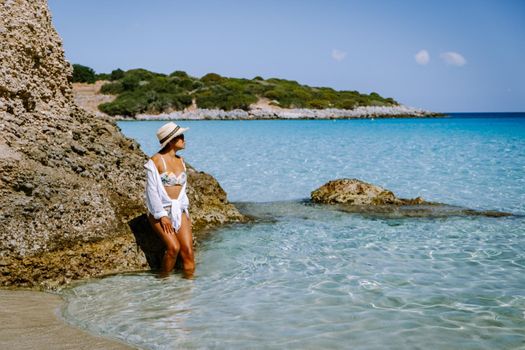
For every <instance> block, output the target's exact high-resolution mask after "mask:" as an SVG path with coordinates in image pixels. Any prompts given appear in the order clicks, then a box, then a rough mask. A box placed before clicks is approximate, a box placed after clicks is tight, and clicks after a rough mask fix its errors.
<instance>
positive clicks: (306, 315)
mask: <svg viewBox="0 0 525 350" xmlns="http://www.w3.org/2000/svg"><path fill="white" fill-rule="evenodd" d="M254 206H255V207H257V206H259V205H254ZM260 206H262V207H263V208H256V209H257V210H272V211H274V212H275V213H276V214H277V215H276V216H277V217H279V220H277V221H274V222H261V223H257V224H253V225H245V226H240V225H239V226H235V225H234V226H230V227H228V228H224V229H221V230H219V231H217V232H216V233H215V234H214V235H212V236H211V237H210V238H209V239H208V240H207V241H205V242H203V243H202V245H201V246H200V249H199V251H198V253H197V256H196V258H197V266H198V268H197V273H196V277H195V279H193V280H187V279H183V278H181V277H180V275H178V274H174V275H173V276H170V278H168V279H164V280H162V279H157V278H156V277H155V276H153V275H151V274H148V273H140V274H130V275H118V276H111V277H108V278H104V279H100V280H93V281H90V282H89V283H83V284H79V285H77V286H75V287H73V288H71V289H70V290H68V291H67V292H66V299H67V305H66V307H65V309H64V315H65V317H66V318H67V319H68V320H69V321H70V322H72V323H74V324H77V325H79V326H81V327H84V328H87V329H89V330H91V331H93V332H95V333H99V334H104V335H110V336H115V337H117V338H119V339H122V340H124V341H127V342H129V343H132V344H135V345H137V346H141V347H144V348H151V349H171V348H174V347H182V348H210V347H219V348H225V347H227V348H246V347H265V348H282V347H288V348H304V347H307V348H316V347H322V348H327V347H334V348H344V347H347V346H348V344H351V345H352V348H357V349H377V348H389V349H406V348H420V347H430V348H433V349H450V348H451V347H452V348H453V347H454V346H455V345H456V344H461V346H462V348H466V349H493V348H507V349H518V348H520V347H522V346H523V344H524V342H525V332H523V329H525V318H524V314H523V313H524V311H525V292H524V290H525V280H524V278H523V276H524V272H525V271H524V267H523V266H522V265H521V264H517V263H516V262H519V261H523V260H524V259H525V255H524V254H525V253H524V249H523V247H524V241H525V237H524V233H523V227H524V219H520V218H518V219H515V218H514V219H509V218H497V219H478V220H471V219H469V218H451V219H448V220H417V219H410V220H409V219H407V220H403V222H402V224H401V225H400V226H395V227H393V226H389V225H388V223H387V221H385V220H367V219H365V218H362V217H360V216H358V215H344V216H341V215H339V214H340V213H337V212H335V211H332V210H329V209H326V208H322V207H309V206H305V205H304V204H301V203H298V202H281V203H273V204H272V203H266V204H261V205H260ZM283 213H286V215H284V214H283ZM299 214H300V215H299ZM502 228H503V229H502ZM451 233H452V234H453V235H454V236H456V237H457V238H455V239H452V240H451V239H450V238H449V236H450V234H451ZM319 237H322V238H321V239H320V238H319ZM472 262H475V264H472ZM501 344H504V345H503V346H502V345H501Z"/></svg>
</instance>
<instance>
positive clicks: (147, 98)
mask: <svg viewBox="0 0 525 350" xmlns="http://www.w3.org/2000/svg"><path fill="white" fill-rule="evenodd" d="M116 77H120V78H118V79H114V80H113V81H112V82H110V83H106V84H105V85H103V86H102V88H101V92H102V93H107V94H114V95H117V98H116V99H115V100H114V101H113V102H109V103H105V104H102V105H100V106H99V108H100V110H101V111H103V112H105V113H107V114H110V115H128V116H132V115H135V114H138V113H160V112H166V111H169V110H182V109H184V108H186V107H188V106H190V105H191V103H192V99H193V98H195V100H196V102H197V106H198V107H200V108H210V109H223V110H232V109H244V110H247V109H248V108H249V106H250V104H252V103H255V102H257V100H258V99H259V98H261V97H265V98H268V99H270V100H271V101H272V102H271V104H274V105H278V106H280V107H283V108H315V109H324V108H342V109H353V108H355V107H358V106H388V105H397V102H396V101H395V100H394V99H392V98H386V99H385V98H383V97H381V96H380V95H379V94H378V93H376V92H371V93H370V95H366V94H361V93H359V92H358V91H336V90H334V89H332V88H328V87H309V86H306V85H301V84H299V83H298V82H297V81H293V80H285V79H278V78H270V79H267V80H264V79H263V78H261V77H259V76H257V77H255V78H253V79H239V78H226V77H222V76H220V75H219V74H216V73H208V74H206V75H204V76H203V77H202V78H200V79H199V78H195V77H192V76H190V75H188V74H187V73H186V72H184V71H175V72H173V73H171V74H169V75H168V76H166V75H165V74H158V73H154V72H149V71H147V70H144V69H132V70H128V71H126V72H124V71H121V70H114V71H113V72H111V74H110V80H111V79H113V78H116Z"/></svg>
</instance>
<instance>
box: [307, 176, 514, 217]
mask: <svg viewBox="0 0 525 350" xmlns="http://www.w3.org/2000/svg"><path fill="white" fill-rule="evenodd" d="M311 200H312V202H314V203H322V204H330V205H335V206H336V207H337V209H338V210H341V211H344V212H347V213H359V214H362V215H365V216H369V217H379V218H392V219H396V218H416V217H421V218H444V217H450V216H487V217H502V216H511V215H512V214H511V213H506V212H500V211H495V210H473V209H468V208H463V207H459V206H454V205H447V204H443V203H436V202H427V201H425V200H423V198H421V197H417V198H413V199H405V198H398V197H396V196H395V195H394V193H393V192H392V191H389V190H387V189H384V188H382V187H379V186H375V185H372V184H369V183H366V182H364V181H361V180H358V179H338V180H333V181H329V182H327V183H326V184H324V185H323V186H321V187H319V188H318V189H316V190H315V191H313V192H312V193H311Z"/></svg>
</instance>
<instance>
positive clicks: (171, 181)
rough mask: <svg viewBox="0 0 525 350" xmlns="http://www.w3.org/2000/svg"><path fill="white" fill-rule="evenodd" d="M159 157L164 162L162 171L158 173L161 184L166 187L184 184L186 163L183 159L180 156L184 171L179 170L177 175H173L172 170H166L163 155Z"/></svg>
mask: <svg viewBox="0 0 525 350" xmlns="http://www.w3.org/2000/svg"><path fill="white" fill-rule="evenodd" d="M160 159H162V163H163V164H164V172H163V173H162V174H160V180H161V181H162V184H163V185H164V186H166V187H169V186H175V185H184V184H185V183H186V177H187V176H186V164H184V161H183V160H182V158H181V162H182V166H183V167H184V171H183V172H181V173H180V174H179V175H175V173H173V172H167V170H168V169H167V167H166V161H165V160H164V157H162V155H161V156H160Z"/></svg>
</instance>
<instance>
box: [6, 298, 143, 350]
mask: <svg viewBox="0 0 525 350" xmlns="http://www.w3.org/2000/svg"><path fill="white" fill-rule="evenodd" d="M62 303H63V300H62V299H61V298H60V297H59V296H57V295H54V294H49V293H42V292H32V291H11V290H0V324H1V326H0V349H12V350H18V349H109V350H113V349H115V350H116V349H119V350H120V349H133V348H132V347H129V346H127V345H125V344H123V343H120V342H118V341H116V340H110V339H106V338H101V337H97V336H94V335H91V334H89V333H87V332H85V331H82V330H80V329H78V328H75V327H72V326H69V325H67V324H66V323H65V322H64V321H62V320H61V319H60V317H59V316H58V313H59V308H60V306H61V305H62Z"/></svg>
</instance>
